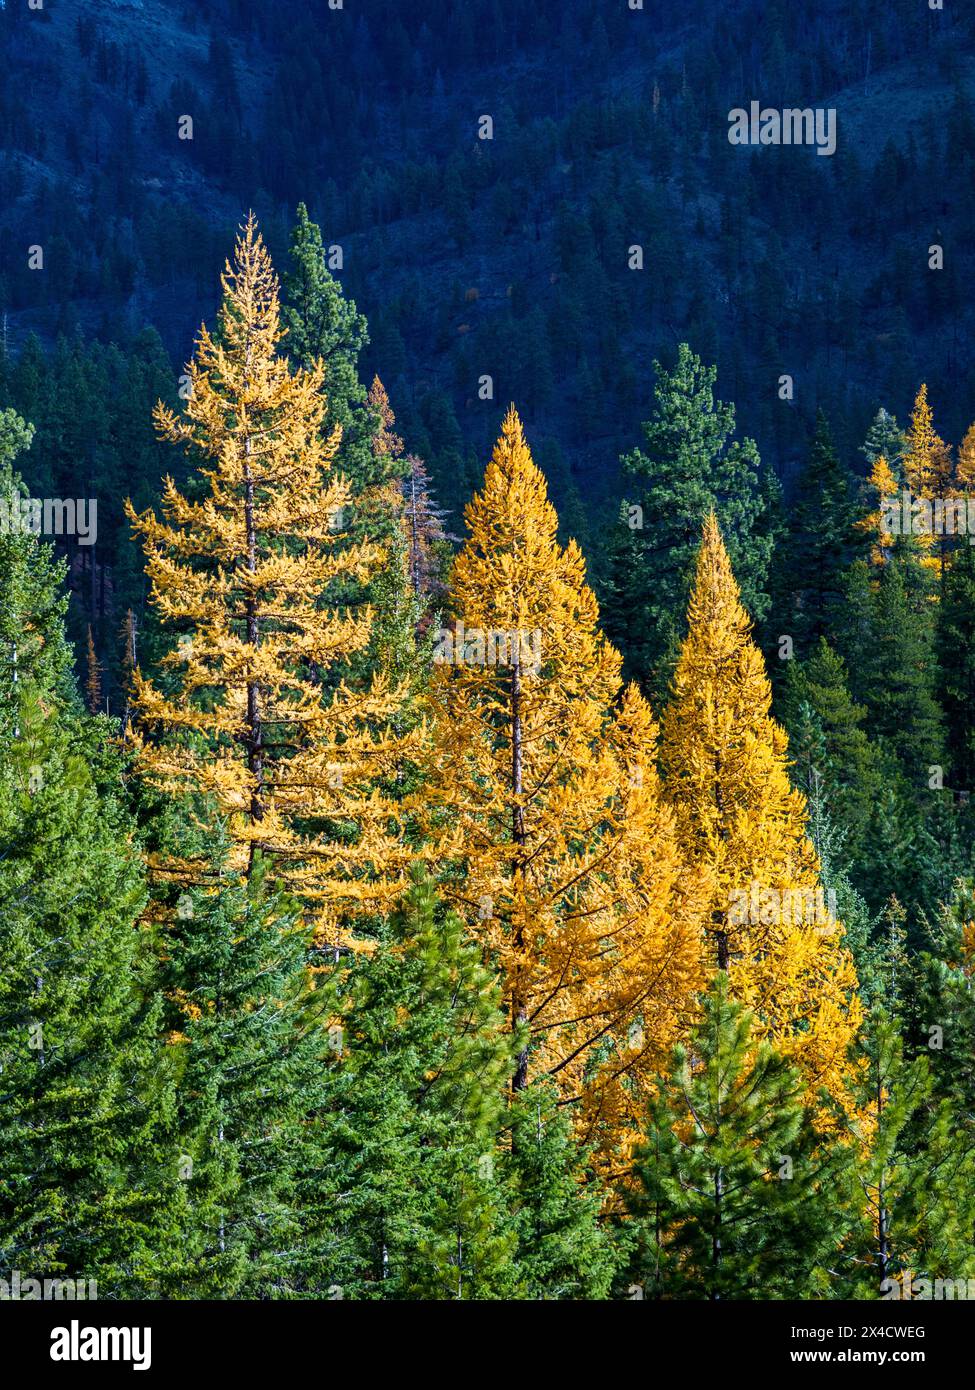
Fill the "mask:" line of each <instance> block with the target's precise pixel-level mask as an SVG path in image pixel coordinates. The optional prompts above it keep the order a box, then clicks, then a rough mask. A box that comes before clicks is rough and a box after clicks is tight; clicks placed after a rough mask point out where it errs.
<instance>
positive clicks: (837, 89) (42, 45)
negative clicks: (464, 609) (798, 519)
mask: <svg viewBox="0 0 975 1390" xmlns="http://www.w3.org/2000/svg"><path fill="white" fill-rule="evenodd" d="M0 27H2V34H3V49H4V55H3V61H4V66H5V71H6V72H7V74H8V80H6V81H5V82H4V84H3V92H2V96H0V132H2V137H3V146H4V151H5V153H4V157H3V164H2V170H0V204H2V208H0V309H2V312H3V314H4V316H5V317H4V320H3V322H4V324H5V334H4V339H3V341H4V342H5V344H6V349H7V352H8V353H13V354H17V353H18V352H19V351H20V350H21V349H22V347H23V345H24V343H25V341H26V338H27V335H28V334H29V333H30V332H31V331H32V330H34V331H36V332H37V333H38V334H39V335H40V337H41V339H42V341H43V342H44V343H45V345H46V346H48V347H50V346H51V345H53V342H54V340H55V338H56V337H57V335H58V334H65V335H67V336H68V337H72V336H73V335H74V334H75V333H78V332H81V333H82V334H84V336H85V338H86V339H90V338H98V339H100V340H102V341H103V342H109V341H112V342H116V343H118V344H119V345H120V346H127V345H129V344H130V343H131V340H132V339H133V338H134V336H135V335H137V334H138V333H139V331H140V330H141V329H142V328H143V327H144V325H145V324H146V323H151V324H152V325H153V326H154V327H155V328H156V329H157V330H158V331H159V333H160V334H161V336H162V338H163V342H164V344H165V346H166V349H167V351H168V352H169V353H170V355H171V357H172V358H173V361H174V362H175V363H181V362H182V361H183V360H184V359H185V357H186V355H187V354H188V351H189V347H190V343H191V336H192V333H193V331H194V330H195V328H196V326H197V324H198V322H199V321H200V319H201V318H202V317H204V316H206V315H208V314H209V313H210V312H212V308H213V288H212V287H213V284H214V274H215V272H216V270H218V269H219V267H220V265H221V264H222V260H223V256H224V254H225V247H226V245H227V240H228V236H229V234H230V232H231V230H232V228H233V227H234V226H235V225H236V224H237V222H238V221H239V219H240V217H241V215H242V213H243V212H245V211H246V209H247V208H248V207H249V206H251V205H253V206H254V210H255V211H256V212H257V214H258V215H259V216H260V217H261V219H262V225H263V226H264V227H265V228H266V230H267V233H268V236H269V241H270V244H271V247H272V249H273V250H275V251H278V250H280V249H282V248H283V246H284V244H285V240H286V231H287V227H288V225H289V223H290V221H291V219H292V216H293V211H294V207H295V204H296V203H297V202H298V201H299V200H304V201H305V202H306V203H307V204H308V207H309V210H310V212H311V215H312V217H313V218H314V219H315V220H316V221H318V222H319V223H320V224H321V226H322V228H323V231H324V236H325V241H326V244H327V245H331V244H335V245H338V246H340V247H341V250H342V268H341V270H340V272H339V273H340V276H341V281H342V284H343V287H344V288H345V290H346V292H347V293H348V294H350V295H351V296H352V297H353V298H354V299H355V300H356V301H357V303H358V305H359V307H360V309H361V310H362V311H363V312H364V313H365V314H366V316H367V318H368V320H369V325H370V338H371V342H370V346H369V349H368V351H367V353H366V358H365V375H366V379H368V378H369V376H371V373H372V371H373V370H378V371H379V372H380V373H381V375H382V376H383V379H384V381H385V383H386V386H387V388H388V390H389V391H390V395H391V398H392V401H393V405H394V408H395V409H396V411H397V413H398V415H399V418H400V421H401V424H402V426H403V429H404V431H405V434H406V438H407V442H408V443H409V444H410V446H411V447H416V448H418V449H421V451H423V450H425V451H426V452H427V454H428V457H429V459H430V462H431V464H432V466H433V469H434V474H435V476H436V477H437V478H438V481H439V482H440V483H441V487H442V489H443V490H444V493H445V495H446V496H447V497H448V498H449V500H450V502H451V503H452V504H453V505H455V506H456V505H457V504H458V503H459V502H460V500H461V498H462V497H463V496H464V495H466V493H467V491H468V490H469V487H470V484H471V483H472V481H473V473H472V471H471V466H470V463H469V448H470V446H472V445H473V446H474V447H475V448H477V449H478V450H482V449H483V447H484V446H485V444H486V443H487V441H488V439H489V437H490V435H491V432H492V430H493V429H494V428H495V424H496V415H497V409H498V402H504V401H506V400H507V399H509V398H510V397H512V396H514V395H517V396H518V399H519V401H520V402H521V405H522V408H523V409H524V412H525V414H526V417H527V419H528V420H529V421H530V423H531V425H532V426H533V429H534V433H535V437H536V439H538V440H539V441H540V447H541V451H542V458H543V462H544V464H545V466H546V471H548V472H549V473H550V475H551V477H552V481H553V484H554V486H555V487H556V490H557V495H559V496H560V500H562V501H563V502H564V503H570V506H574V505H575V503H574V498H573V497H572V491H573V487H574V488H576V489H579V490H581V491H582V492H583V493H584V494H585V498H586V512H587V515H588V517H589V520H590V522H591V521H592V518H593V513H594V511H596V510H598V507H599V505H600V503H603V502H605V501H606V500H607V499H608V498H609V497H610V496H611V495H612V493H613V489H614V482H615V479H616V477H617V474H618V468H617V462H616V460H617V456H618V454H619V453H620V451H621V450H622V449H624V448H628V447H632V445H633V443H635V441H636V438H637V436H638V426H639V422H640V420H641V418H643V416H644V415H645V413H646V407H647V402H648V399H649V392H650V386H651V377H652V371H651V362H652V359H653V357H654V356H660V355H666V354H667V353H669V352H672V350H673V348H674V347H675V346H676V343H677V341H679V340H681V339H686V340H687V341H689V342H690V343H691V345H692V346H693V348H694V349H695V351H697V352H698V353H700V354H701V355H702V357H704V359H705V360H708V361H714V362H716V363H717V365H718V368H719V387H720V389H721V391H722V393H723V394H724V396H725V398H727V399H731V400H734V401H735V402H736V403H737V404H738V408H739V415H740V419H741V422H742V425H743V427H744V429H745V430H746V432H748V433H750V434H752V435H753V436H754V437H755V438H756V439H757V441H758V443H759V446H760V449H761V451H762V453H763V455H765V456H766V457H768V458H769V459H770V460H771V461H772V462H773V463H774V465H775V467H776V470H777V471H778V472H779V474H780V475H781V476H783V477H785V478H787V479H788V477H789V476H790V474H791V471H792V469H793V468H794V465H795V462H796V460H797V458H798V457H800V456H801V454H802V453H803V451H804V447H805V443H806V441H807V438H808V435H809V433H810V432H811V427H812V421H813V418H814V415H815V411H816V408H817V407H824V408H825V409H826V411H827V413H828V414H829V416H830V419H831V422H832V425H833V429H834V433H835V435H836V438H837V442H838V444H839V445H840V447H841V449H842V450H843V452H844V453H845V454H846V455H848V456H849V457H850V458H851V459H852V458H853V457H854V453H855V447H856V446H857V445H858V444H859V443H861V442H862V437H863V434H864V432H865V430H866V427H867V425H868V423H869V420H870V418H871V417H872V415H873V413H874V411H875V410H876V408H877V406H878V405H879V404H881V403H883V404H886V405H887V406H888V408H889V409H891V410H892V411H893V412H894V413H896V414H899V415H901V416H903V414H904V413H905V411H906V408H907V405H908V403H909V400H910V398H911V396H912V395H913V391H914V389H916V386H917V384H918V383H919V382H920V381H921V380H922V379H927V380H928V382H929V386H930V390H931V394H932V397H933V398H934V399H935V400H936V401H938V402H939V403H941V402H943V404H942V414H943V424H944V427H945V429H946V431H947V433H948V434H949V435H950V436H951V437H953V438H954V437H960V433H961V432H962V431H963V430H964V428H965V427H966V426H967V424H968V423H969V420H968V418H967V413H970V412H969V407H968V401H969V398H970V396H971V394H972V387H973V384H975V383H973V382H972V379H971V368H970V366H969V363H968V354H967V352H966V348H967V346H968V345H969V343H970V341H971V332H972V328H971V317H970V313H969V310H968V306H967V305H966V304H965V303H964V302H960V301H962V293H961V290H962V286H963V285H964V284H965V282H966V276H967V275H970V273H971V270H972V265H973V254H975V235H973V233H975V228H973V226H972V209H971V204H970V201H969V200H966V198H965V196H964V195H965V192H966V190H967V188H968V186H969V185H970V182H971V177H972V161H973V158H975V116H973V106H972V97H973V92H975V52H973V38H975V19H973V17H972V15H971V13H970V12H968V11H967V10H965V9H964V7H958V6H948V7H946V8H945V9H944V10H931V9H929V8H928V7H927V6H926V5H920V4H916V3H914V0H895V3H887V0H869V3H865V4H862V5H856V6H850V5H846V4H843V3H839V2H838V0H837V2H836V3H829V4H817V5H812V4H808V5H807V4H798V5H793V4H786V3H772V4H764V3H762V4H758V3H754V4H751V3H741V2H740V3H734V4H726V3H720V4H718V3H712V2H711V0H692V2H691V3H689V4H687V5H680V6H664V5H659V4H655V3H650V2H649V0H648V3H646V4H645V5H644V6H643V7H642V8H639V9H634V8H630V7H629V6H628V4H627V3H626V0H612V3H600V4H595V5H584V4H565V3H561V2H559V3H557V2H556V0H539V3H537V4H532V5H530V6H528V5H523V4H520V3H508V0H471V3H467V4H464V5H452V4H448V3H445V0H429V3H424V4H422V5H417V6H406V5H403V4H400V3H396V0H360V2H358V3H351V2H350V3H347V4H345V5H343V6H342V7H341V8H332V7H331V6H330V5H327V4H324V3H321V4H319V3H312V0H280V3H277V4H275V5H273V6H254V5H251V4H248V3H245V0H210V3H208V4H206V5H204V6H200V5H191V4H179V3H176V2H175V0H172V2H171V0H115V2H113V3H112V4H110V5H104V4H97V3H94V0H75V3H68V0H47V3H46V4H45V5H44V8H43V9H41V10H31V9H29V8H28V6H27V3H26V0H8V3H7V4H6V5H5V6H4V7H3V11H2V14H0ZM14 72H16V77H15V78H12V77H11V76H9V75H11V74H13V73H14ZM753 98H754V99H759V100H762V101H766V102H770V103H772V104H774V105H777V106H784V105H789V104H796V105H806V104H809V103H818V104H824V105H831V106H835V107H836V109H837V111H838V131H839V138H838V143H837V149H836V153H835V155H834V156H833V157H831V158H818V157H817V155H816V152H815V150H813V149H804V150H794V149H784V148H774V147H765V148H760V149H757V150H742V149H740V148H736V147H733V146H731V145H730V144H729V143H728V140H727V129H728V112H729V110H731V109H732V108H734V107H737V106H739V105H747V104H748V102H749V101H750V100H751V99H753ZM482 116H489V117H490V118H491V120H492V122H493V131H492V132H491V134H492V138H491V139H484V138H479V135H480V134H483V128H482V126H481V125H480V124H479V122H480V120H481V117H482ZM186 118H190V120H191V121H192V129H191V131H190V129H189V127H187V125H186ZM181 134H182V135H183V136H187V135H188V134H191V135H192V138H181ZM933 243H938V244H941V245H942V246H943V248H944V268H943V270H942V271H940V272H939V273H938V274H932V273H930V272H929V269H928V258H929V253H928V247H929V246H930V245H931V244H933ZM34 245H40V246H42V247H43V249H44V269H43V272H41V271H38V270H31V269H29V268H28V254H29V252H28V248H29V247H31V246H34ZM633 245H638V246H641V247H642V249H643V269H642V270H634V269H630V268H629V248H630V247H631V246H633ZM782 374H788V375H790V376H791V377H792V378H793V380H794V383H795V389H794V398H793V400H792V401H791V402H789V401H782V400H780V399H779V385H778V383H779V377H780V376H781V375H782ZM485 375H488V376H490V377H491V378H492V379H493V400H485V399H483V398H482V395H481V394H479V383H480V380H481V378H482V377H483V376H485ZM570 499H572V500H571V502H570ZM576 524H577V525H578V526H582V524H583V523H582V521H581V519H580V520H578V521H577V523H576Z"/></svg>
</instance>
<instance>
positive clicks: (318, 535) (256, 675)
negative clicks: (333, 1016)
mask: <svg viewBox="0 0 975 1390" xmlns="http://www.w3.org/2000/svg"><path fill="white" fill-rule="evenodd" d="M222 285H223V292H224V293H223V302H222V305H221V308H220V312H219V331H218V333H217V334H215V335H211V334H210V333H209V332H208V331H207V329H206V328H205V327H204V328H203V329H201V331H200V334H199V337H198V339H197V345H196V353H195V356H194V359H193V361H192V362H191V363H190V364H189V367H188V369H187V372H188V379H189V384H190V390H189V392H188V400H187V402H186V407H185V412H184V413H183V414H181V415H174V414H173V413H172V412H171V411H169V410H168V409H167V408H166V407H164V406H163V405H162V404H160V405H159V406H157V408H156V414H155V418H156V424H157V429H158V431H159V433H160V434H161V436H163V437H164V438H167V439H169V440H171V441H173V442H175V443H178V444H181V445H183V446H186V447H187V448H188V449H189V450H190V451H191V453H192V454H193V456H194V457H195V458H196V459H198V460H199V461H200V472H201V475H202V486H201V495H200V497H199V499H198V500H191V499H189V498H187V497H184V496H183V495H182V494H181V493H180V492H179V491H178V490H177V488H176V485H175V483H174V482H173V480H172V478H169V477H167V478H166V479H165V480H164V485H163V497H162V519H159V518H157V516H156V515H155V514H154V512H152V511H151V510H150V511H147V512H145V513H143V514H141V515H136V513H135V512H134V511H133V509H132V507H131V505H129V506H128V514H129V517H130V519H131V521H132V522H133V525H134V527H135V530H136V531H137V532H138V533H139V534H140V535H141V537H142V540H143V544H144V548H145V554H146V570H147V575H148V579H149V586H150V598H151V601H152V603H153V604H154V606H155V608H156V610H157V612H158V614H159V617H160V619H161V621H162V623H163V624H164V625H166V626H168V627H170V628H172V629H174V630H175V632H176V633H177V634H178V641H177V643H176V645H175V646H174V648H173V649H172V650H171V651H170V652H169V653H168V654H167V655H166V656H165V657H164V658H163V659H162V661H161V663H160V665H161V671H160V676H159V679H158V681H153V680H152V679H149V678H148V677H146V676H144V675H143V674H142V673H141V672H139V671H136V672H135V673H134V675H133V679H132V699H131V703H132V710H133V714H134V717H135V719H136V721H137V732H136V735H135V737H136V743H137V755H138V761H139V765H140V766H141V768H142V769H143V770H144V771H145V772H146V773H147V774H148V775H149V776H150V777H151V778H152V779H153V780H154V781H155V782H157V783H158V784H160V785H161V786H163V787H165V788H166V789H168V790H172V791H189V792H194V793H198V794H199V795H200V796H202V797H203V798H204V801H205V802H206V803H207V804H209V806H211V807H212V808H214V810H215V811H216V813H217V814H219V816H220V817H221V818H222V819H223V820H224V822H225V824H226V826H227V829H228V832H229V835H230V838H231V841H232V843H233V845H234V863H233V866H232V867H237V868H241V869H243V870H245V871H248V870H249V868H250V865H251V864H252V862H253V857H254V853H255V851H256V850H257V849H258V848H259V849H260V850H261V851H262V854H263V856H264V858H265V859H266V860H268V861H269V862H270V864H271V865H272V874H273V876H274V877H275V878H276V879H277V880H278V881H281V882H284V883H286V884H287V886H288V887H289V888H290V889H291V890H292V891H295V892H297V893H298V894H299V895H300V896H301V897H302V898H303V899H304V900H305V902H306V903H307V904H308V906H309V911H310V913H312V915H313V917H314V920H315V922H316V924H317V929H318V932H319V934H320V938H321V939H322V940H325V941H328V942H329V943H330V944H335V945H336V946H341V945H347V944H349V943H350V942H351V940H352V935H351V932H350V927H349V921H350V919H351V918H352V917H354V916H355V915H356V914H357V913H358V912H369V911H372V910H378V909H381V908H385V907H386V906H388V904H389V903H390V902H391V901H392V900H393V899H394V898H395V897H396V896H397V895H398V894H399V892H400V891H401V887H402V883H403V877H402V875H403V870H404V868H405V865H406V862H407V860H408V858H409V852H408V850H407V849H406V847H405V846H404V844H403V842H402V837H401V835H400V833H399V832H400V825H399V816H400V815H401V811H400V810H399V809H398V808H397V806H396V805H395V804H394V802H393V801H392V800H390V799H389V798H388V797H386V796H384V795H383V794H382V791H381V786H382V779H383V778H384V777H391V776H394V775H395V769H396V768H397V767H398V766H399V765H400V764H401V762H402V760H403V759H404V758H405V757H408V756H410V755H411V751H412V749H413V747H415V746H416V745H417V744H418V741H419V739H420V737H421V735H422V729H417V728H414V729H413V731H412V732H411V733H410V734H408V735H406V736H399V735H394V734H392V733H390V731H389V722H390V720H391V719H392V718H393V717H394V716H395V715H396V713H397V711H398V710H399V707H400V705H401V702H402V699H403V691H402V690H401V689H400V688H398V687H391V686H390V684H389V683H388V682H387V681H386V680H385V679H384V678H381V677H376V678H375V679H373V680H371V681H370V683H369V684H368V685H364V686H363V688H357V689H350V688H349V686H348V685H347V684H345V683H344V682H339V683H338V685H337V688H328V687H329V685H331V686H333V687H334V686H335V682H334V681H332V682H329V681H328V679H327V677H328V673H329V670H330V668H331V667H332V666H333V665H336V664H339V663H342V662H344V661H346V660H347V659H348V657H349V656H350V654H352V653H355V652H358V651H361V650H362V649H363V648H364V647H365V646H366V644H367V642H368V641H369V635H370V630H371V625H372V621H373V614H372V611H371V610H370V609H369V608H368V607H361V608H357V609H356V611H355V612H354V613H348V612H343V611H340V610H337V609H336V608H335V606H334V604H330V603H329V600H328V594H329V591H330V588H331V589H332V590H333V591H334V586H335V585H336V584H337V583H338V584H342V583H343V582H347V581H348V580H350V579H354V580H359V581H366V580H368V578H369V577H370V575H371V574H372V573H373V571H374V570H375V568H376V566H377V565H378V564H379V563H380V562H381V560H382V558H383V552H382V551H381V549H380V548H378V547H377V546H375V545H373V544H370V543H367V542H360V543H358V544H348V543H343V538H342V535H341V520H342V517H343V515H344V513H345V511H346V510H347V508H348V504H349V501H350V497H349V488H348V485H347V483H346V481H345V479H344V478H343V477H342V476H341V475H339V474H337V473H336V472H335V471H334V469H333V467H332V459H333V456H334V454H335V451H336V448H337V445H338V443H339V434H338V429H336V431H335V432H334V433H333V435H332V436H331V437H330V438H328V439H324V438H323V437H322V418H323V414H324V411H325V397H324V395H323V368H322V366H321V363H315V364H313V365H312V366H311V367H310V368H309V369H307V370H306V369H298V370H292V369H291V367H290V365H289V363H288V361H287V359H286V358H285V357H283V356H281V355H279V353H278V350H277V347H278V343H279V341H280V339H281V337H282V333H281V329H280V326H279V293H278V281H277V278H276V276H275V273H274V270H273V267H272V265H271V261H270V257H269V256H268V253H267V250H266V248H265V246H264V244H263V242H262V239H261V237H260V234H259V232H258V230H257V226H256V224H255V221H254V219H253V216H252V217H251V218H250V219H249V220H248V222H247V224H246V226H245V227H244V228H243V229H242V231H241V234H240V236H239V238H238V240H237V243H236V247H235V258H234V262H233V264H231V263H229V262H228V263H227V266H226V270H225V273H224V275H223V277H222ZM326 690H327V693H326ZM406 744H409V745H410V746H409V747H407V746H405V745H406ZM182 868H183V870H184V871H189V872H192V866H186V865H183V866H182Z"/></svg>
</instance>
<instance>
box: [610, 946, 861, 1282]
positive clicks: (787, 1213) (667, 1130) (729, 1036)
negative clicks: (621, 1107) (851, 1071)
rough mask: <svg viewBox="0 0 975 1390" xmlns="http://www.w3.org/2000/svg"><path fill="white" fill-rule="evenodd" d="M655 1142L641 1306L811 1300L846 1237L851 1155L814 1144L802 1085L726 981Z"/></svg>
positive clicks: (642, 1211) (681, 1052)
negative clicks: (838, 1204) (758, 1037)
mask: <svg viewBox="0 0 975 1390" xmlns="http://www.w3.org/2000/svg"><path fill="white" fill-rule="evenodd" d="M646 1133H647V1138H646V1144H645V1145H644V1147H643V1148H642V1150H640V1152H639V1153H638V1155H637V1161H636V1169H635V1174H636V1179H637V1186H636V1188H635V1190H634V1191H632V1192H631V1193H630V1194H629V1197H628V1201H629V1206H630V1210H631V1212H632V1215H633V1218H634V1221H635V1223H636V1248H635V1252H634V1256H633V1262H632V1265H631V1267H630V1270H629V1279H630V1281H631V1285H635V1286H636V1288H637V1289H638V1290H639V1296H641V1297H643V1298H705V1299H752V1298H770V1297H771V1298H802V1297H804V1296H805V1297H809V1296H814V1291H815V1290H816V1289H817V1288H821V1287H822V1284H823V1278H824V1276H823V1273H822V1270H823V1262H824V1261H825V1259H826V1258H827V1255H828V1254H829V1255H831V1254H832V1252H833V1248H834V1246H835V1244H836V1241H837V1239H838V1236H839V1235H840V1234H841V1231H840V1226H839V1222H838V1219H837V1215H836V1210H835V1205H834V1203H833V1201H832V1199H831V1197H830V1193H831V1191H832V1189H833V1186H834V1184H835V1183H836V1182H837V1180H838V1176H839V1174H840V1172H841V1171H842V1167H843V1163H844V1161H845V1152H843V1151H841V1150H840V1149H829V1148H827V1147H826V1146H825V1145H824V1143H823V1140H822V1136H820V1135H817V1134H816V1133H815V1132H814V1130H813V1129H812V1127H811V1125H810V1122H809V1119H808V1114H807V1110H806V1098H805V1096H804V1094H803V1089H802V1086H801V1083H800V1081H799V1079H798V1077H797V1075H796V1073H795V1072H794V1071H793V1070H792V1069H791V1068H790V1067H789V1066H788V1065H787V1064H786V1063H785V1061H784V1060H783V1059H782V1058H781V1057H780V1056H779V1055H778V1054H777V1053H775V1052H774V1051H773V1050H772V1049H771V1048H770V1047H769V1046H768V1044H765V1043H761V1044H758V1045H756V1044H755V1042H754V1040H753V1038H752V1036H751V1029H750V1018H749V1015H748V1013H747V1012H746V1011H744V1010H743V1009H742V1008H741V1006H740V1005H737V1004H735V1003H733V1002H732V1001H731V1000H730V999H729V998H728V988H727V977H726V976H725V975H724V974H723V973H719V974H718V975H717V976H716V978H715V982H714V985H713V986H712V988H711V990H710V991H709V993H708V995H707V996H705V999H704V1012H703V1017H702V1020H701V1023H700V1026H699V1027H698V1029H697V1031H696V1032H695V1034H694V1036H693V1038H692V1040H691V1041H690V1043H689V1044H687V1045H686V1046H680V1047H678V1048H677V1049H676V1051H675V1055H674V1064H673V1069H672V1071H671V1073H670V1074H669V1076H666V1077H664V1078H662V1080H661V1086H660V1094H659V1097H658V1098H657V1099H656V1100H655V1101H654V1103H653V1104H652V1106H651V1108H650V1114H649V1119H648V1124H647V1131H646ZM631 1296H632V1295H631Z"/></svg>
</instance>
